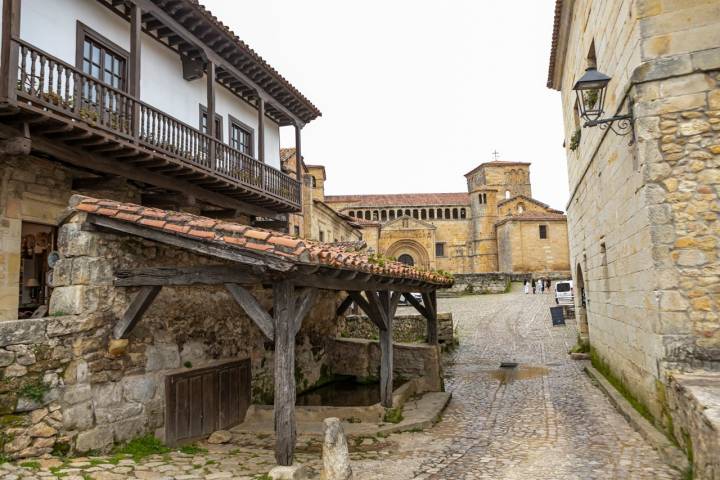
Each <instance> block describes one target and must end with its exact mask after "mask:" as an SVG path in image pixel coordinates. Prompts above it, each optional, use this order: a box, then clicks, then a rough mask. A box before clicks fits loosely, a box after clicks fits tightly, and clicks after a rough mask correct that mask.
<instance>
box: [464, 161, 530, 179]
mask: <svg viewBox="0 0 720 480" xmlns="http://www.w3.org/2000/svg"><path fill="white" fill-rule="evenodd" d="M518 165H530V162H505V161H502V160H496V161H494V162H484V163H481V164H480V165H478V166H477V167H475V168H473V169H472V170H470V171H469V172H467V173H466V174H465V176H466V177H467V176H468V175H472V174H473V173H475V172H477V171H478V170H480V169H481V168H483V167H512V166H518Z"/></svg>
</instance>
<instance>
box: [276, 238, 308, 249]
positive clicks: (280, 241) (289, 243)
mask: <svg viewBox="0 0 720 480" xmlns="http://www.w3.org/2000/svg"><path fill="white" fill-rule="evenodd" d="M268 243H272V244H273V245H280V246H282V247H287V248H297V247H299V246H300V245H302V240H298V239H296V238H290V237H270V238H269V239H268Z"/></svg>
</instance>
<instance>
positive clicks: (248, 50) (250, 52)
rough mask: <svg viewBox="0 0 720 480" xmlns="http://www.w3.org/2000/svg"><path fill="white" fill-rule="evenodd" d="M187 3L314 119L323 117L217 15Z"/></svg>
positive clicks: (194, 0)
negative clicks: (287, 92) (255, 63)
mask: <svg viewBox="0 0 720 480" xmlns="http://www.w3.org/2000/svg"><path fill="white" fill-rule="evenodd" d="M186 1H187V3H189V4H190V5H192V6H194V7H195V9H196V10H197V11H198V12H200V13H201V14H202V15H203V16H204V17H205V18H206V19H207V20H208V21H210V22H211V23H213V24H215V25H216V26H217V27H219V28H220V29H222V30H224V32H225V33H226V34H227V35H228V36H229V37H230V38H231V39H232V40H233V41H234V42H235V44H236V45H237V46H238V48H240V50H241V51H242V52H243V53H245V54H247V55H248V56H250V57H251V58H252V59H254V60H255V61H256V62H258V63H259V64H260V66H261V67H263V68H264V70H265V71H266V72H267V73H269V74H270V75H271V76H273V77H275V79H277V80H278V81H279V82H280V83H281V84H282V85H283V86H285V88H287V89H288V90H289V91H290V92H291V93H292V94H293V95H294V96H295V97H297V98H298V99H300V100H301V101H302V102H303V103H304V104H305V106H307V108H308V109H309V110H310V111H311V112H312V113H313V118H315V117H319V116H321V115H322V113H320V110H318V108H317V107H316V106H315V105H313V103H312V102H311V101H310V100H308V98H307V97H306V96H305V95H303V94H302V93H300V91H299V90H298V89H297V88H295V87H294V86H293V85H292V84H291V83H290V82H289V81H288V80H287V79H286V78H285V77H283V76H282V75H280V73H279V72H278V71H277V70H275V69H274V68H273V67H272V66H271V65H270V64H269V63H267V62H266V61H265V59H263V58H262V57H261V56H260V55H258V53H257V52H255V50H253V49H252V48H250V45H248V44H247V43H245V42H243V41H242V40H240V37H238V36H237V35H236V34H235V32H233V31H232V30H231V29H230V27H228V26H227V25H225V24H224V23H223V22H221V21H220V20H219V19H218V18H217V17H216V16H215V15H213V14H212V12H210V10H208V9H207V8H205V6H204V5H203V4H201V3H200V2H199V1H198V0H186Z"/></svg>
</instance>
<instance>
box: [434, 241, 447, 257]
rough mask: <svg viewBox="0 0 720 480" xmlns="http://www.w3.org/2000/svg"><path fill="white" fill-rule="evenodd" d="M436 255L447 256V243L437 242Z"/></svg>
mask: <svg viewBox="0 0 720 480" xmlns="http://www.w3.org/2000/svg"><path fill="white" fill-rule="evenodd" d="M435 256H436V257H444V256H445V244H444V243H442V242H438V243H436V244H435Z"/></svg>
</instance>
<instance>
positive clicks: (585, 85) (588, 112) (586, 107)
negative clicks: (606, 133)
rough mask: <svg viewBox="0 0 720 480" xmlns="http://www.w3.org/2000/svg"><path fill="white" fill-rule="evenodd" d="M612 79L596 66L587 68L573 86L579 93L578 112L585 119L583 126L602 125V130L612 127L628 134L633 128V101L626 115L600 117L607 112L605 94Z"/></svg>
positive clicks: (576, 92)
mask: <svg viewBox="0 0 720 480" xmlns="http://www.w3.org/2000/svg"><path fill="white" fill-rule="evenodd" d="M610 80H612V79H611V78H610V77H608V76H607V75H605V74H604V73H600V72H598V71H597V69H596V68H595V67H589V68H588V69H587V70H585V74H584V75H583V76H582V77H580V79H579V80H578V81H577V82H575V86H574V87H573V90H575V94H576V95H577V104H578V110H579V112H578V113H580V116H581V117H582V118H583V119H584V120H585V123H584V124H583V127H600V129H601V130H605V129H606V128H608V127H610V129H611V130H612V131H613V132H615V133H616V134H617V135H627V134H628V133H630V132H632V130H633V122H632V118H633V112H632V103H630V105H629V108H628V111H629V112H628V113H627V114H626V115H615V116H614V117H609V118H600V117H602V115H603V113H605V95H606V93H607V85H608V83H610ZM631 143H632V142H631Z"/></svg>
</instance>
